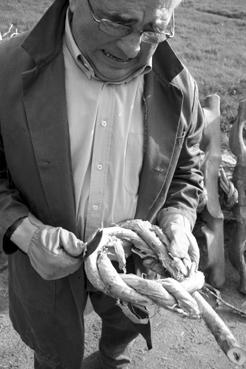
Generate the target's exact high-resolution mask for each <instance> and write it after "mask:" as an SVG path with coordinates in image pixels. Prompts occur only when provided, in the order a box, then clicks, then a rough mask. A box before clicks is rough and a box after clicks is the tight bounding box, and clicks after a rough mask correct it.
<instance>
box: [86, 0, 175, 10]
mask: <svg viewBox="0 0 246 369" xmlns="http://www.w3.org/2000/svg"><path fill="white" fill-rule="evenodd" d="M92 2H93V0H92ZM175 2H177V0H94V4H96V6H97V7H100V8H101V9H103V10H105V11H117V10H118V12H121V11H129V12H131V11H134V10H136V11H143V12H147V11H149V12H151V11H155V10H163V9H168V8H170V7H171V6H172V4H173V3H175Z"/></svg>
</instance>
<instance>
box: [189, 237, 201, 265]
mask: <svg viewBox="0 0 246 369" xmlns="http://www.w3.org/2000/svg"><path fill="white" fill-rule="evenodd" d="M187 237H188V240H189V242H190V248H189V256H190V259H191V261H192V262H194V263H195V264H196V266H197V268H198V265H199V260H200V250H199V247H198V244H197V241H196V238H195V236H194V235H193V234H192V233H191V232H189V233H187Z"/></svg>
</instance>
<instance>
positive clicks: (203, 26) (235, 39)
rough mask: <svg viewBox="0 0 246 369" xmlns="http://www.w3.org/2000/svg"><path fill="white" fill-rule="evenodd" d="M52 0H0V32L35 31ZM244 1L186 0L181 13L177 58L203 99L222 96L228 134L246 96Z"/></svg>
mask: <svg viewBox="0 0 246 369" xmlns="http://www.w3.org/2000/svg"><path fill="white" fill-rule="evenodd" d="M51 2H52V1H51V0H39V1H35V0H4V1H1V2H0V32H4V31H6V30H7V29H8V27H9V24H10V23H13V24H14V25H15V26H16V27H17V28H18V30H19V31H20V32H22V31H26V30H28V29H30V28H31V27H32V26H33V24H34V23H35V22H36V21H37V20H38V19H39V18H40V17H41V15H42V14H43V12H44V11H45V9H46V8H47V7H48V6H49V4H51ZM245 29H246V8H245V0H235V1H232V0H231V1H229V0H217V1H214V0H206V1H204V2H198V1H195V0H184V1H183V3H182V4H181V6H180V7H179V8H178V10H177V11H176V37H175V38H174V39H173V40H172V41H171V44H172V46H173V47H174V49H175V50H176V53H177V54H178V56H179V57H180V58H181V59H182V60H183V62H184V63H185V64H186V65H187V66H188V67H189V69H190V71H191V72H192V74H193V76H194V77H195V78H196V80H197V82H198V86H199V90H200V96H201V100H203V98H204V97H205V96H206V95H207V94H210V93H218V94H219V95H220V97H221V115H222V119H221V128H222V130H223V131H225V132H229V130H230V126H231V124H232V123H233V122H234V120H235V117H236V115H237V108H238V103H239V101H240V99H242V98H243V97H246V43H245Z"/></svg>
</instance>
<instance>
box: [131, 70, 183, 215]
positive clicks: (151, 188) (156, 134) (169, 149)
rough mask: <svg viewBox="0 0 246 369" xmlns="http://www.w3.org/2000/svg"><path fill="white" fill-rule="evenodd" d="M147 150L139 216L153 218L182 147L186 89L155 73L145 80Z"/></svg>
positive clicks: (163, 199) (160, 205)
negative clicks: (181, 137) (184, 93)
mask: <svg viewBox="0 0 246 369" xmlns="http://www.w3.org/2000/svg"><path fill="white" fill-rule="evenodd" d="M144 100H145V154H144V162H143V168H142V172H141V175H140V187H139V200H138V207H137V213H136V217H137V218H141V219H148V220H151V221H153V219H154V217H155V215H156V212H157V211H158V209H159V208H161V207H162V206H163V204H164V202H165V199H166V195H167V190H168V187H169V185H170V184H169V182H170V178H171V176H172V172H173V171H174V165H173V164H174V161H175V157H177V155H176V153H177V150H179V148H178V145H177V140H178V139H179V136H180V135H181V132H180V129H181V127H180V114H181V106H182V93H181V91H180V90H179V89H178V88H176V87H175V86H174V85H172V84H170V83H167V81H166V82H164V81H160V78H159V76H158V77H157V76H156V75H155V73H154V72H153V73H151V74H150V75H147V78H146V81H145V98H144Z"/></svg>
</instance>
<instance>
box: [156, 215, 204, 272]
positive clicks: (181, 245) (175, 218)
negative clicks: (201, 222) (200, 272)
mask: <svg viewBox="0 0 246 369" xmlns="http://www.w3.org/2000/svg"><path fill="white" fill-rule="evenodd" d="M162 230H163V232H164V233H165V234H166V236H167V237H168V240H169V242H170V244H169V246H168V251H169V253H170V255H171V256H173V257H177V258H179V259H180V261H181V263H182V264H183V268H182V270H183V273H184V275H185V276H187V275H188V274H189V270H190V269H191V266H192V265H195V266H196V269H197V268H198V264H199V258H200V251H199V247H198V244H197V241H196V239H195V237H194V235H193V234H192V232H191V228H190V224H189V221H188V219H186V218H185V217H184V216H182V215H172V216H171V218H170V219H169V220H168V219H167V220H166V221H165V222H164V223H163V224H162Z"/></svg>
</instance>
